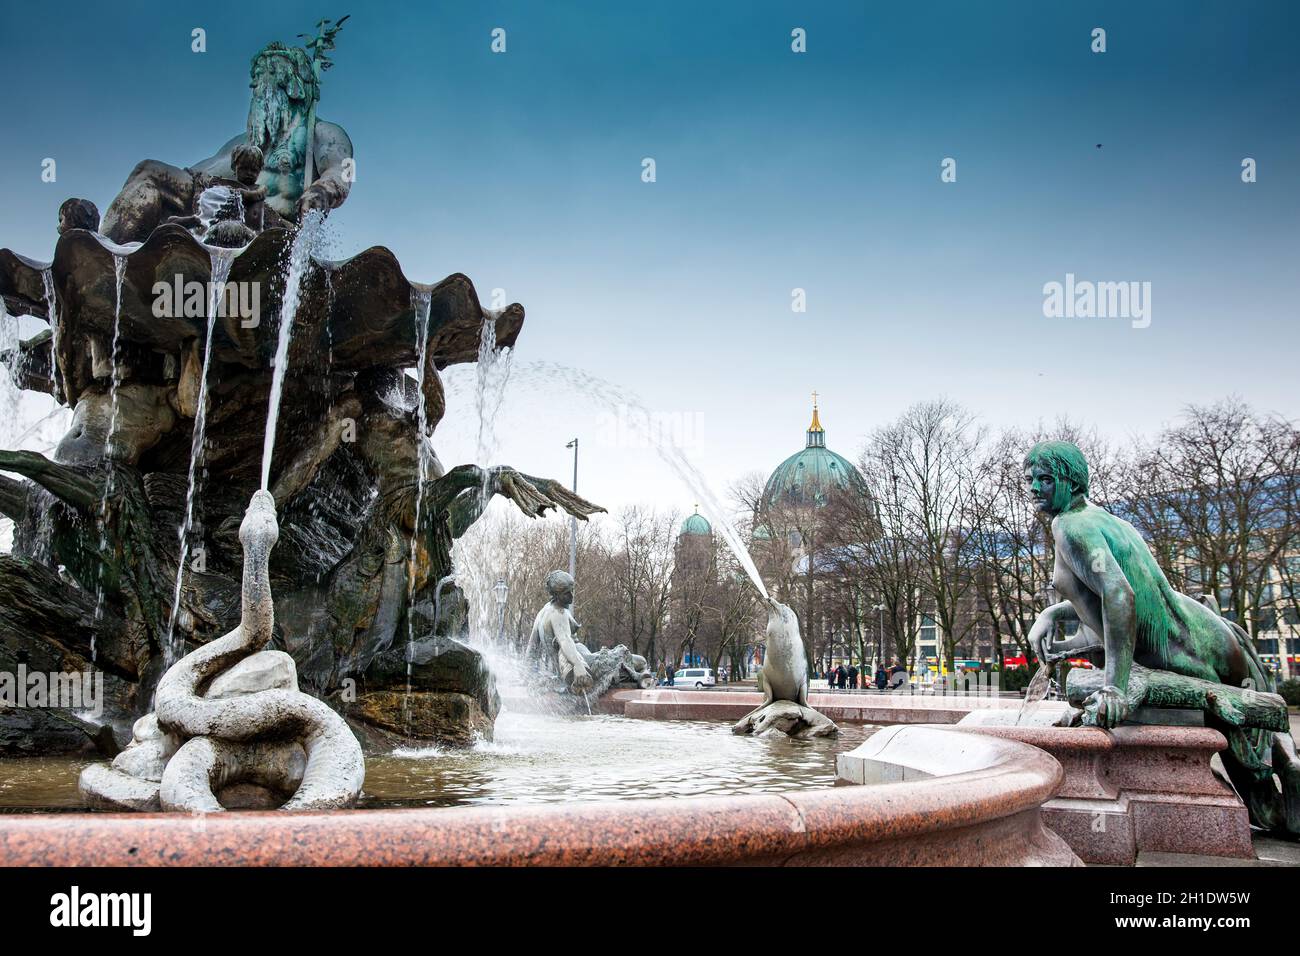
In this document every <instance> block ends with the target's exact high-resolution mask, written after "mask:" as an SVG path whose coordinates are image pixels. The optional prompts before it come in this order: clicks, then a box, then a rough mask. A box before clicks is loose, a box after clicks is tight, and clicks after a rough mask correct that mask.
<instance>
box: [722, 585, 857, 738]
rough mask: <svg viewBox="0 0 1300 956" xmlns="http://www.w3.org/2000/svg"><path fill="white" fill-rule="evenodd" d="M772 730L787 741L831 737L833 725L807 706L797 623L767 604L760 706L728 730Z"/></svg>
mask: <svg viewBox="0 0 1300 956" xmlns="http://www.w3.org/2000/svg"><path fill="white" fill-rule="evenodd" d="M770 728H776V729H777V730H780V731H782V732H783V733H785V734H788V735H789V736H791V737H799V738H804V737H832V736H834V735H835V734H838V733H839V732H840V729H839V728H838V727H837V726H835V723H834V722H833V721H832V720H831V719H830V718H829V717H826V716H824V715H822V714H819V713H817V711H815V710H813V709H812V708H811V707H809V706H808V655H807V654H806V653H804V647H803V638H802V637H800V635H799V619H798V618H797V617H795V616H794V611H792V610H790V609H789V608H788V607H786V606H785V605H784V604H782V603H780V602H779V601H774V600H772V599H771V598H768V600H767V653H766V656H765V659H764V661H763V703H762V704H761V705H760V706H759V707H758V708H757V709H755V710H753V711H750V712H749V713H748V714H746V715H745V716H744V717H743V718H741V719H740V721H739V722H738V723H737V724H736V725H735V726H734V727H732V728H731V732H732V733H733V734H753V733H759V734H761V733H762V732H763V731H765V730H768V729H770Z"/></svg>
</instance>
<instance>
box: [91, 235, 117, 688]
mask: <svg viewBox="0 0 1300 956" xmlns="http://www.w3.org/2000/svg"><path fill="white" fill-rule="evenodd" d="M125 275H126V256H123V255H118V254H117V253H114V254H113V276H114V282H115V284H116V294H115V296H114V300H113V302H114V304H113V343H112V345H111V346H110V348H109V352H108V363H109V373H108V407H109V412H108V431H107V432H106V433H105V434H104V465H105V466H106V468H107V474H105V476H104V496H103V498H102V499H101V500H100V502H99V553H100V555H101V557H102V556H104V555H106V554H107V552H108V503H109V500H110V499H111V498H112V495H113V476H114V466H113V436H114V435H115V434H116V433H117V412H118V390H119V389H120V388H121V387H122V375H123V365H122V363H121V362H120V361H119V357H118V354H117V353H118V346H119V344H120V342H121V333H122V279H123V277H124V276H125ZM107 568H108V562H107V561H101V562H100V565H99V586H98V588H96V592H95V620H96V621H99V620H101V619H102V618H103V616H104V572H105V570H106V569H107ZM95 636H96V635H95V633H94V632H91V635H90V660H91V663H94V662H95V655H96V648H95Z"/></svg>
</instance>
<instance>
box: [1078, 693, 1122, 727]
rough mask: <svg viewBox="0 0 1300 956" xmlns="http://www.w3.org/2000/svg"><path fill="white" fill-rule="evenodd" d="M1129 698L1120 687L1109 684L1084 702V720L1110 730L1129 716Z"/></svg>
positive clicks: (1088, 723) (1086, 722)
mask: <svg viewBox="0 0 1300 956" xmlns="http://www.w3.org/2000/svg"><path fill="white" fill-rule="evenodd" d="M1128 713H1129V707H1128V699H1127V698H1126V697H1125V696H1124V694H1123V693H1122V692H1121V691H1120V689H1119V688H1118V687H1113V686H1110V685H1107V686H1106V687H1103V688H1102V689H1101V690H1099V691H1096V692H1095V693H1093V694H1091V695H1089V697H1088V699H1087V700H1085V701H1084V702H1083V722H1084V724H1085V725H1087V726H1089V727H1101V728H1103V729H1105V730H1109V729H1110V728H1112V727H1115V726H1117V725H1118V724H1119V722H1120V721H1122V720H1123V719H1124V718H1125V717H1127V716H1128Z"/></svg>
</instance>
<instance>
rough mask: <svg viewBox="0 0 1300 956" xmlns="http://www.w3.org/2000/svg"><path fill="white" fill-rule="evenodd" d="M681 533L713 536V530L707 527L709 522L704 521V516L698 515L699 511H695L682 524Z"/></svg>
mask: <svg viewBox="0 0 1300 956" xmlns="http://www.w3.org/2000/svg"><path fill="white" fill-rule="evenodd" d="M681 533H682V534H713V528H712V527H710V526H709V522H708V521H707V520H706V519H705V517H704V515H702V514H700V513H699V511H696V512H695V514H693V515H691V516H690V517H689V518H687V519H686V520H685V521H683V522H682V530H681Z"/></svg>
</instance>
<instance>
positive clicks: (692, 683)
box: [673, 667, 718, 690]
mask: <svg viewBox="0 0 1300 956" xmlns="http://www.w3.org/2000/svg"><path fill="white" fill-rule="evenodd" d="M717 683H718V682H717V680H716V679H714V676H713V668H711V667H688V668H686V669H685V670H680V671H678V672H677V673H676V674H674V675H673V686H675V687H694V688H695V689H696V690H700V689H703V688H705V687H713V686H715V685H716V684H717Z"/></svg>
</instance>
